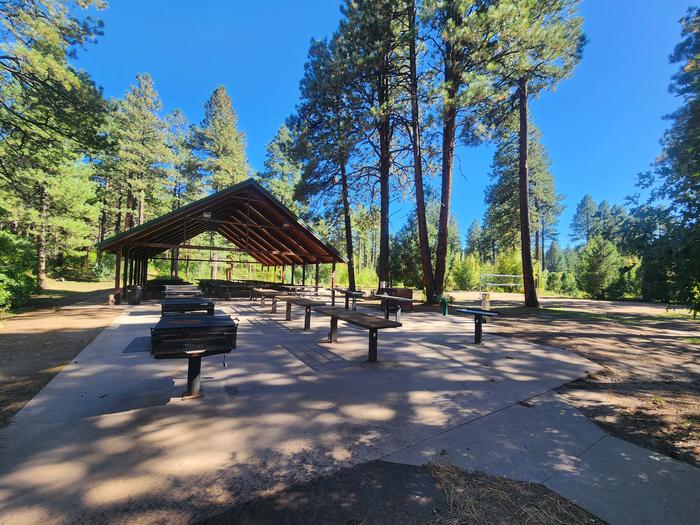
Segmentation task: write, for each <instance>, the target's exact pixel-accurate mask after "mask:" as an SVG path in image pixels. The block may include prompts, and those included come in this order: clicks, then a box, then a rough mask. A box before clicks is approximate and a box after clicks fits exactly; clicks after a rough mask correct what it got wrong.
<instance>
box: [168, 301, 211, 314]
mask: <svg viewBox="0 0 700 525" xmlns="http://www.w3.org/2000/svg"><path fill="white" fill-rule="evenodd" d="M199 311H204V312H206V313H207V314H208V315H214V301H212V300H211V299H205V298H204V297H177V298H173V299H163V301H162V302H161V303H160V315H161V316H163V315H166V314H168V313H187V312H199Z"/></svg>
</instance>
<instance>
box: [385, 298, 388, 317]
mask: <svg viewBox="0 0 700 525" xmlns="http://www.w3.org/2000/svg"><path fill="white" fill-rule="evenodd" d="M384 319H389V301H388V300H386V299H384Z"/></svg>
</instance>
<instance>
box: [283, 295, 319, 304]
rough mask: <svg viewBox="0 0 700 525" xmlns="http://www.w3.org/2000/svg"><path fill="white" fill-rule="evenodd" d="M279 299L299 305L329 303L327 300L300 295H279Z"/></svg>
mask: <svg viewBox="0 0 700 525" xmlns="http://www.w3.org/2000/svg"><path fill="white" fill-rule="evenodd" d="M277 300H278V301H284V302H287V303H292V304H295V305H297V306H325V305H326V304H327V303H326V301H318V300H316V301H315V300H313V299H309V298H308V297H301V296H299V295H278V296H277Z"/></svg>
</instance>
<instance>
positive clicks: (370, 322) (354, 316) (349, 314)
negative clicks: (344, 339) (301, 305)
mask: <svg viewBox="0 0 700 525" xmlns="http://www.w3.org/2000/svg"><path fill="white" fill-rule="evenodd" d="M314 310H315V311H316V312H318V313H319V314H321V315H327V316H329V317H330V318H331V329H330V332H329V333H328V342H329V343H337V342H338V319H340V320H341V321H345V322H346V323H350V324H354V325H355V326H359V327H360V328H365V329H367V330H369V352H368V358H367V360H368V361H369V362H370V363H374V362H376V361H377V331H378V330H381V329H382V328H398V327H400V326H402V325H401V323H398V322H396V321H390V320H389V319H383V318H381V317H377V316H376V315H370V314H366V313H362V312H357V311H354V310H348V309H346V308H341V307H339V306H330V307H329V306H321V307H316V308H314Z"/></svg>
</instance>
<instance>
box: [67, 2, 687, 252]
mask: <svg viewBox="0 0 700 525" xmlns="http://www.w3.org/2000/svg"><path fill="white" fill-rule="evenodd" d="M338 5H339V4H338V2H335V1H332V0H296V1H294V2H292V1H289V0H287V1H283V0H268V1H255V2H254V1H245V2H243V1H226V2H224V1H216V2H214V1H209V2H200V3H193V2H185V1H182V0H171V1H165V0H153V1H150V2H143V1H140V2H137V1H135V0H113V1H112V2H111V5H110V6H109V7H108V8H107V9H106V10H105V11H103V12H101V13H100V14H99V16H100V17H101V18H102V19H103V20H104V22H105V35H104V36H103V37H101V38H100V40H99V42H98V43H97V44H96V45H92V46H89V48H88V49H87V50H86V51H82V52H81V53H80V57H79V60H78V65H79V67H82V68H84V69H86V70H87V71H88V72H90V74H91V75H92V76H93V78H94V79H95V81H96V82H97V83H98V84H99V85H100V86H102V88H103V89H104V92H105V94H106V95H107V96H110V97H111V96H115V97H119V96H122V95H123V93H124V92H125V91H126V90H127V89H128V87H129V85H130V84H132V83H133V81H134V77H135V76H136V74H138V73H146V72H147V73H150V74H151V76H153V78H154V81H155V85H156V89H157V90H158V92H159V94H160V97H161V100H162V101H163V105H164V110H165V111H171V110H173V109H175V108H179V109H181V110H183V111H184V112H185V113H186V114H187V116H188V117H189V119H190V120H191V121H192V122H195V123H198V122H199V121H200V120H201V118H202V112H203V106H204V102H205V101H206V99H207V98H208V97H209V95H210V94H211V92H212V91H213V90H214V88H215V87H216V86H218V85H219V84H223V85H224V86H226V89H227V90H228V92H229V94H230V96H231V98H232V100H233V104H234V107H235V109H236V111H237V112H238V116H239V126H240V128H241V130H243V131H244V132H245V133H246V135H247V142H248V155H249V158H250V162H251V164H252V165H253V167H254V168H256V169H262V167H263V161H264V158H265V145H266V144H267V142H268V141H269V140H270V139H271V138H272V137H273V136H274V134H275V132H276V130H277V128H278V127H279V125H280V124H281V123H282V122H283V121H284V119H285V118H286V117H287V116H288V115H289V113H290V112H291V111H292V110H293V108H294V106H295V104H296V102H297V99H298V92H299V91H298V86H299V80H300V78H301V75H302V72H303V65H304V61H305V59H306V52H307V49H308V45H309V42H310V40H311V38H323V37H325V36H329V35H330V34H332V32H333V31H334V30H335V29H336V27H337V23H338V20H339V18H340V13H339V9H338ZM689 5H691V3H690V2H687V1H682V0H664V1H663V2H658V1H651V0H617V1H609V0H584V1H583V3H582V14H583V16H584V18H585V32H586V34H587V36H588V38H589V44H588V45H587V47H586V49H585V51H584V57H583V60H582V62H581V63H580V64H579V66H578V67H577V69H576V70H575V72H574V75H573V77H572V78H571V79H569V80H566V81H564V82H563V83H561V84H560V86H559V87H558V89H557V91H556V92H546V93H543V94H542V95H541V97H540V98H539V99H537V100H534V101H533V102H532V113H533V117H534V119H535V122H536V123H537V125H538V126H539V127H540V129H541V130H542V134H543V142H544V144H545V146H546V148H547V150H548V151H549V154H550V156H551V159H552V170H553V173H554V176H555V180H556V185H557V189H558V191H559V192H560V193H563V194H564V195H566V200H565V205H566V210H565V211H564V213H563V215H562V219H561V223H560V240H561V241H562V242H563V244H567V243H568V236H569V223H570V222H571V217H572V215H573V212H574V209H575V207H576V204H577V203H578V201H580V200H581V198H582V197H583V195H585V194H586V193H590V194H591V195H592V196H593V198H594V199H596V200H597V201H600V200H602V199H607V200H608V201H610V202H611V203H622V202H623V200H624V197H625V196H626V195H629V194H630V193H632V192H633V191H634V182H635V179H636V174H637V173H638V172H640V171H644V170H646V169H648V168H649V165H650V164H651V163H652V162H653V161H654V159H655V158H656V156H657V155H658V154H659V152H660V147H659V139H660V138H661V135H662V133H663V131H664V129H665V128H666V125H667V122H665V121H664V120H663V119H662V117H663V115H665V114H668V113H670V112H671V111H673V110H674V109H675V108H676V107H677V105H678V100H677V99H676V98H675V97H673V96H672V95H670V94H669V93H668V83H669V79H670V76H671V75H672V74H673V72H674V71H675V69H676V67H675V66H671V65H669V64H668V55H669V53H670V52H671V51H672V49H673V47H674V46H675V44H676V43H677V42H678V40H679V35H680V27H679V25H678V19H679V18H680V17H681V16H682V15H683V14H684V13H685V11H686V9H687V8H688V6H689ZM492 154H493V148H492V147H489V146H482V147H479V148H460V149H459V150H458V159H457V160H456V163H455V167H456V169H455V177H454V194H453V200H452V203H453V211H454V213H455V215H456V216H457V220H458V222H459V225H460V228H461V229H462V231H463V232H466V229H467V227H468V226H469V224H470V223H471V222H472V221H473V220H474V219H480V218H481V217H482V216H483V213H484V189H485V187H486V185H487V184H488V182H489V177H488V172H489V166H490V163H491V156H492ZM407 209H408V205H403V206H402V205H399V206H396V209H395V210H392V212H393V213H392V218H391V226H392V229H397V228H399V227H400V226H401V224H402V222H403V220H404V217H405V212H406V210H407Z"/></svg>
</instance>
